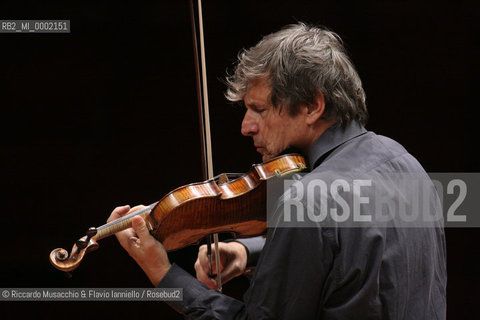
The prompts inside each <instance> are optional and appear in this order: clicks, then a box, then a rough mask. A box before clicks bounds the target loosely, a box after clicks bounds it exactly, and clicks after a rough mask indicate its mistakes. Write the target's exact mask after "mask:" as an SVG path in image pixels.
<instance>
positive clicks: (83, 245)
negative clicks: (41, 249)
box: [50, 228, 98, 272]
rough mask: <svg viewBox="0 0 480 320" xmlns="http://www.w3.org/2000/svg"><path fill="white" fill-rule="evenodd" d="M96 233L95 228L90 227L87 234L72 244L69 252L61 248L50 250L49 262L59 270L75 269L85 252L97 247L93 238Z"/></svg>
mask: <svg viewBox="0 0 480 320" xmlns="http://www.w3.org/2000/svg"><path fill="white" fill-rule="evenodd" d="M96 233H97V229H96V228H90V229H88V231H87V235H86V236H84V237H82V238H80V239H78V240H77V242H76V243H75V244H74V245H73V247H72V251H71V254H70V255H69V254H68V251H67V250H65V249H63V248H57V249H54V250H52V252H50V262H51V264H52V265H53V266H54V267H55V268H57V269H58V270H60V271H64V272H69V271H73V270H75V269H76V268H77V267H78V266H79V265H80V262H82V259H83V257H84V256H85V254H86V253H88V252H90V251H94V250H96V249H97V248H98V243H97V241H96V239H95V235H96Z"/></svg>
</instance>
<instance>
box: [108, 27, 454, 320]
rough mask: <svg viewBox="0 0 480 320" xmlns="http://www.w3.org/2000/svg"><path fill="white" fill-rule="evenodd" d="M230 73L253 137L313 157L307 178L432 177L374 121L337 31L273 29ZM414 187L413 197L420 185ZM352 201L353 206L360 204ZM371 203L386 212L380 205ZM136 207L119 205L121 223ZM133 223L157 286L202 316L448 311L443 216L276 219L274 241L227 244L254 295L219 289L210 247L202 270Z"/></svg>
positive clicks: (405, 315) (276, 150)
mask: <svg viewBox="0 0 480 320" xmlns="http://www.w3.org/2000/svg"><path fill="white" fill-rule="evenodd" d="M227 82H228V86H229V87H228V90H227V93H226V97H227V98H228V99H229V100H231V101H243V103H244V105H245V108H246V113H245V117H244V119H243V122H242V128H241V132H242V134H243V135H245V136H251V137H252V139H253V144H254V146H255V148H256V149H257V151H258V152H259V153H260V154H261V155H262V157H263V161H267V160H269V159H271V158H273V157H275V156H277V155H279V154H280V153H282V152H283V151H284V150H285V149H287V148H289V147H295V148H297V149H299V150H301V151H302V153H303V154H304V155H305V156H306V157H307V158H308V160H309V164H310V169H311V170H312V171H311V173H309V174H307V175H306V176H304V177H303V178H302V179H301V180H300V181H298V183H299V184H303V185H305V186H306V185H307V183H308V182H311V181H313V179H314V178H318V177H321V178H322V179H324V180H326V181H331V180H329V179H330V178H331V177H336V176H341V177H350V178H352V177H353V178H354V177H361V176H364V175H365V174H371V173H375V175H377V176H381V177H382V178H385V177H386V173H402V172H411V173H415V175H417V176H422V177H423V176H424V177H427V176H426V173H425V171H424V170H423V168H422V167H421V165H420V164H419V163H418V162H417V161H416V159H415V158H414V157H413V156H411V155H410V154H409V153H408V152H407V151H406V150H405V149H404V148H403V147H402V146H401V145H399V144H398V143H397V142H395V141H393V140H391V139H389V138H386V137H383V136H378V135H376V134H374V133H373V132H368V131H366V130H365V128H364V126H365V124H366V121H367V109H366V105H365V93H364V90H363V88H362V83H361V81H360V78H359V76H358V74H357V72H356V71H355V68H354V67H353V64H352V63H351V62H350V60H349V58H348V56H347V55H346V52H345V49H344V48H343V45H342V41H341V39H340V38H339V36H338V35H336V34H335V33H333V32H331V31H329V30H326V29H324V28H319V27H311V26H307V25H304V24H302V23H299V24H295V25H291V26H288V27H286V28H284V29H282V30H280V31H278V32H276V33H273V34H270V35H268V36H266V37H264V38H263V39H262V40H261V41H260V42H259V43H258V44H257V45H256V46H254V47H252V48H250V49H248V50H244V51H243V52H242V53H241V54H240V56H239V61H238V64H237V66H236V69H235V73H234V74H233V75H232V76H230V77H228V78H227ZM426 179H428V177H427V178H426ZM428 181H429V180H428ZM351 186H352V185H347V186H346V187H351ZM347 189H348V188H346V189H344V190H347ZM432 190H433V189H431V190H430V191H429V192H430V193H429V192H427V194H426V195H425V197H427V199H428V200H429V201H430V200H431V199H433V200H431V201H435V199H436V196H435V192H434V191H432ZM289 192H290V191H289V190H287V192H286V193H285V195H283V196H282V197H281V198H280V200H279V202H278V204H277V206H276V209H275V213H274V215H273V216H274V217H279V216H282V214H283V212H284V207H285V206H286V204H285V203H287V200H289V196H290V197H294V196H295V193H292V192H290V193H289ZM404 196H405V197H407V199H406V200H407V202H408V201H410V199H408V193H406V194H404ZM328 197H330V195H329V196H328ZM404 200H405V199H404ZM352 201H353V202H354V201H355V200H352V199H350V198H349V199H347V200H346V204H347V205H349V206H354V203H352ZM322 203H332V199H330V198H322V197H317V198H315V199H314V200H313V202H311V203H309V204H308V205H311V206H313V207H315V208H316V207H317V206H318V207H320V206H322ZM305 204H306V205H307V203H306V202H305ZM361 208H362V210H363V211H365V212H369V211H371V210H373V209H374V208H373V203H371V202H363V203H362V206H361ZM129 210H130V207H128V206H125V207H118V208H116V209H115V210H114V211H113V212H112V214H111V216H110V218H109V221H111V220H114V219H118V218H119V217H121V216H123V215H125V214H126V213H127V212H128V211H129ZM132 225H133V228H131V229H128V230H125V231H122V232H120V233H117V238H118V240H119V242H120V243H121V245H122V246H123V247H124V248H125V249H126V250H127V252H128V253H129V254H130V255H131V256H132V257H133V259H135V261H136V262H137V263H138V264H139V265H140V267H141V268H142V269H143V270H144V272H145V273H146V274H147V276H148V277H149V279H150V280H151V282H152V283H153V284H154V285H155V286H158V287H162V288H169V287H171V288H183V301H176V302H169V304H170V305H171V306H172V307H173V308H175V309H176V310H177V311H178V312H181V313H183V314H185V315H186V316H187V317H190V318H193V319H195V318H202V319H205V318H218V319H230V318H232V319H233V318H235V319H237V318H241V319H246V318H251V319H264V318H269V319H270V318H282V319H350V318H369V319H370V318H374V319H384V318H402V319H443V318H445V312H446V301H445V296H446V293H445V292H446V260H445V238H444V233H443V227H442V225H441V224H435V223H433V224H432V225H429V226H428V227H425V226H423V227H417V228H407V227H402V226H401V225H400V226H398V225H397V227H393V228H392V227H389V228H385V227H383V228H382V227H380V226H378V225H375V224H371V225H367V226H365V225H362V226H361V227H353V228H352V227H345V228H343V227H342V226H341V225H339V224H328V225H322V224H321V223H315V224H313V225H309V226H306V227H304V228H302V227H301V226H298V225H297V226H295V227H289V226H288V225H286V224H276V222H273V223H270V221H269V228H268V231H267V235H266V238H262V237H256V238H251V239H243V240H237V241H232V242H225V243H220V245H219V251H220V256H221V262H222V263H221V264H222V279H223V280H224V281H228V280H230V279H232V278H234V277H236V276H239V275H242V274H244V273H245V271H246V269H247V268H250V267H255V271H254V274H253V277H252V279H251V284H250V287H249V289H248V291H247V292H246V293H245V296H244V302H241V301H238V300H236V299H233V298H231V297H228V296H225V295H223V294H221V293H220V292H218V291H215V290H211V289H214V288H215V287H216V282H215V280H214V279H212V278H210V277H209V276H208V274H209V270H210V262H209V259H208V257H207V249H206V246H201V247H200V249H199V253H198V259H197V262H196V263H195V270H196V273H197V279H195V278H194V277H192V276H191V275H190V274H188V273H187V272H185V271H184V270H183V269H181V268H180V267H179V266H177V265H175V264H173V265H172V264H170V261H169V259H168V257H167V253H166V251H165V249H164V247H163V246H162V244H161V243H160V242H158V241H157V240H156V239H155V238H153V237H152V236H151V235H150V233H149V231H148V230H147V227H146V225H145V222H144V220H143V219H142V218H141V217H140V216H136V217H134V218H132Z"/></svg>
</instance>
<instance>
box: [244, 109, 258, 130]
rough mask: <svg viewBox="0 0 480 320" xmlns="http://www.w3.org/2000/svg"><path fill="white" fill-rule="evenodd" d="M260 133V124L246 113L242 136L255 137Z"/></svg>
mask: <svg viewBox="0 0 480 320" xmlns="http://www.w3.org/2000/svg"><path fill="white" fill-rule="evenodd" d="M257 133H258V124H257V122H256V121H255V119H254V118H253V117H251V116H250V114H249V112H248V111H247V112H246V113H245V116H244V117H243V121H242V134H243V135H244V136H253V135H255V134H257Z"/></svg>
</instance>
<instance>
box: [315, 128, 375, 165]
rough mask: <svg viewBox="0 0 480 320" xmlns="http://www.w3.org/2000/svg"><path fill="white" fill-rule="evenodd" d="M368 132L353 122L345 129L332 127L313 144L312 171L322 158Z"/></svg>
mask: <svg viewBox="0 0 480 320" xmlns="http://www.w3.org/2000/svg"><path fill="white" fill-rule="evenodd" d="M366 132H367V130H365V128H364V127H363V126H361V125H360V124H359V123H358V122H356V121H352V122H350V124H348V125H347V126H346V127H345V128H343V127H341V126H331V127H330V128H328V129H327V130H326V131H325V132H324V133H323V134H322V135H321V136H320V137H318V139H317V140H315V142H314V143H313V144H312V147H311V148H310V152H309V156H308V158H309V160H310V165H311V166H312V169H313V168H314V167H315V166H317V165H318V164H317V163H316V162H318V161H319V160H320V158H322V157H323V156H325V155H326V154H327V153H328V152H330V151H332V150H333V149H335V148H336V147H338V146H339V145H341V144H343V143H345V142H347V141H348V140H351V139H353V138H355V137H358V136H359V135H362V134H364V133H366Z"/></svg>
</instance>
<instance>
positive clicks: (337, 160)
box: [313, 131, 424, 177]
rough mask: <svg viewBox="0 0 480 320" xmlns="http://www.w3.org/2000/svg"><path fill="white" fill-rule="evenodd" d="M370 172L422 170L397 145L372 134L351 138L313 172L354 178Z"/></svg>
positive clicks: (417, 163) (409, 155) (386, 138)
mask: <svg viewBox="0 0 480 320" xmlns="http://www.w3.org/2000/svg"><path fill="white" fill-rule="evenodd" d="M373 171H383V172H418V171H424V170H423V168H422V166H421V165H420V163H419V162H418V161H417V160H416V159H415V157H413V156H412V155H411V154H410V153H409V152H408V151H407V150H406V149H405V148H404V147H403V146H402V145H401V144H400V143H398V142H397V141H395V140H393V139H391V138H389V137H386V136H382V135H377V134H375V133H374V132H372V131H368V132H367V133H365V134H363V135H361V136H358V137H355V138H354V139H351V140H349V141H347V142H345V143H344V144H342V145H340V146H339V147H338V148H336V149H335V150H333V151H332V152H331V154H330V155H329V156H328V157H327V158H326V159H325V160H324V161H323V162H322V164H321V165H320V166H318V167H317V168H315V169H314V170H313V172H315V173H317V174H318V173H320V174H321V173H322V172H326V173H328V174H334V173H335V174H341V175H347V176H351V177H354V176H356V175H362V174H366V173H369V172H373Z"/></svg>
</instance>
